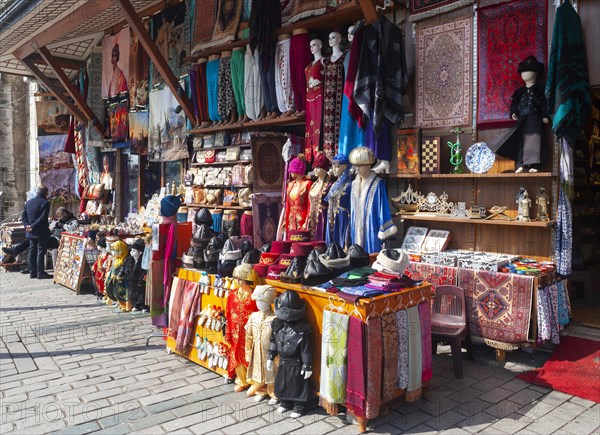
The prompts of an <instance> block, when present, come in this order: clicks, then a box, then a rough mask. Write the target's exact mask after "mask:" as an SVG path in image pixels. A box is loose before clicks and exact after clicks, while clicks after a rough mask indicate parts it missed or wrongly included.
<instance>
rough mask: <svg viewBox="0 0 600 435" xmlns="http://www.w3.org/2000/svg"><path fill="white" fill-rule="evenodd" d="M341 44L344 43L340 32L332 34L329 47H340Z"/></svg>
mask: <svg viewBox="0 0 600 435" xmlns="http://www.w3.org/2000/svg"><path fill="white" fill-rule="evenodd" d="M340 42H342V35H341V34H340V33H339V32H331V33H330V34H329V46H330V47H339V46H340Z"/></svg>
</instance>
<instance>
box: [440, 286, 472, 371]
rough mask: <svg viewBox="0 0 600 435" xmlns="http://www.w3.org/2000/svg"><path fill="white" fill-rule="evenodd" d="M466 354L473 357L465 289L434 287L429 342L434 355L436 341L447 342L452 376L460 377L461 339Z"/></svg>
mask: <svg viewBox="0 0 600 435" xmlns="http://www.w3.org/2000/svg"><path fill="white" fill-rule="evenodd" d="M463 340H464V341H465V347H466V349H467V354H468V355H469V357H470V358H471V359H473V353H472V349H471V336H470V334H469V324H468V322H467V312H466V304H465V291H464V290H463V289H462V288H460V287H456V286H454V285H441V286H438V287H436V289H435V299H434V301H433V305H432V312H431V342H432V345H433V353H434V355H435V354H436V352H437V344H438V342H444V343H449V344H450V348H451V350H452V364H453V366H454V377H456V378H462V377H463V369H462V355H461V354H462V341H463Z"/></svg>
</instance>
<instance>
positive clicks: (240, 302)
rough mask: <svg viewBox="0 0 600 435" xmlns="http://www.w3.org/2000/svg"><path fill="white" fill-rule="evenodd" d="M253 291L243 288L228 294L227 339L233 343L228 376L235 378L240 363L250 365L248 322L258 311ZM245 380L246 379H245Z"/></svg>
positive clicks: (230, 350)
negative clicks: (247, 351)
mask: <svg viewBox="0 0 600 435" xmlns="http://www.w3.org/2000/svg"><path fill="white" fill-rule="evenodd" d="M250 295H251V293H250V292H246V291H244V290H242V289H238V290H236V291H232V292H230V293H229V296H227V309H226V313H225V316H226V318H227V328H226V332H225V341H226V342H227V343H229V344H230V345H231V347H230V348H229V365H228V367H227V376H228V377H229V378H230V379H233V378H235V368H236V367H237V366H239V365H240V364H243V365H244V366H245V367H248V363H247V362H246V323H248V318H249V317H250V314H252V313H254V312H255V311H258V308H257V306H256V302H255V301H253V300H252V298H251V297H250ZM244 381H246V380H245V379H244Z"/></svg>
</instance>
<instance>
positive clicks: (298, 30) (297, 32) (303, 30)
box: [292, 29, 308, 116]
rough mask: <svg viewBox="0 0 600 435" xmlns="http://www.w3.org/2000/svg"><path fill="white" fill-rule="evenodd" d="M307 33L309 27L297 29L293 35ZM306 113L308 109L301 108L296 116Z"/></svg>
mask: <svg viewBox="0 0 600 435" xmlns="http://www.w3.org/2000/svg"><path fill="white" fill-rule="evenodd" d="M306 33H308V30H307V29H296V30H294V31H293V32H292V36H294V35H304V34H306ZM305 114H306V111H304V110H300V111H298V112H296V113H295V114H294V116H304V115H305Z"/></svg>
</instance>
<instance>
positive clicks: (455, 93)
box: [417, 18, 472, 128]
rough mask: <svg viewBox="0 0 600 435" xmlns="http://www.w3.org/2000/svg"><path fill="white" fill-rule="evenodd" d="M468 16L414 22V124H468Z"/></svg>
mask: <svg viewBox="0 0 600 435" xmlns="http://www.w3.org/2000/svg"><path fill="white" fill-rule="evenodd" d="M471 33H472V23H471V18H464V19H460V20H458V21H454V22H451V23H447V24H442V25H437V26H429V27H427V25H426V24H425V23H423V24H422V25H417V125H418V126H419V127H423V128H439V127H454V126H458V125H469V124H470V123H471V112H472V104H471V100H472V98H471V69H472V65H471V63H472V62H471V61H472V59H471V56H472V55H471V46H472V41H471V39H472V35H471Z"/></svg>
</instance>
